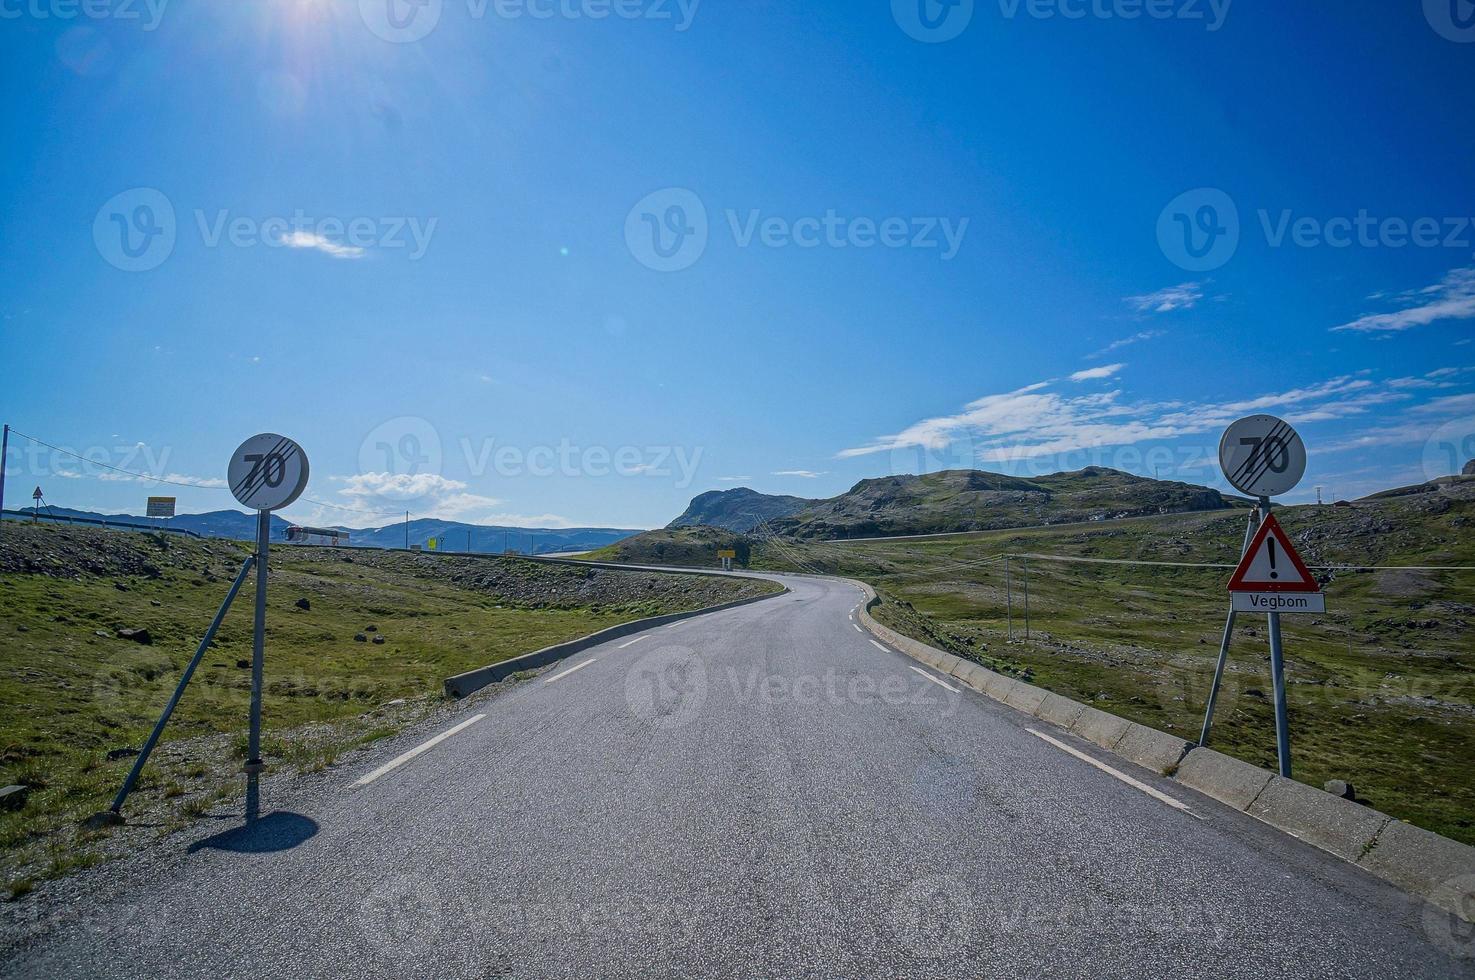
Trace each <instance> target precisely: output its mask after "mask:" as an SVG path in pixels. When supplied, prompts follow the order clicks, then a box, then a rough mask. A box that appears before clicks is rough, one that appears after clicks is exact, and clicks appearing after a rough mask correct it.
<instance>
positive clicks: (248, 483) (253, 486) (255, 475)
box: [236, 437, 292, 503]
mask: <svg viewBox="0 0 1475 980" xmlns="http://www.w3.org/2000/svg"><path fill="white" fill-rule="evenodd" d="M291 443H292V440H291V439H288V438H286V437H283V438H282V441H281V442H279V443H277V444H276V445H275V446H273V447H272V449H271V451H270V452H268V453H266V454H265V455H263V456H262V457H261V463H260V465H259V466H258V467H257V468H256V470H254V471H248V472H247V473H246V477H245V479H243V480H242V481H241V483H240V486H239V490H238V492H237V493H236V499H237V500H242V502H243V503H244V502H246V501H249V500H250V499H251V498H252V497H254V496H256V494H257V492H258V491H260V489H261V484H262V483H264V482H265V481H266V473H267V460H269V459H271V458H272V457H273V456H277V455H282V453H283V450H285V449H286V448H287V446H289V445H291ZM287 458H288V457H287V456H285V455H283V456H282V459H283V462H284V463H285V461H286V459H287ZM243 498H244V499H243Z"/></svg>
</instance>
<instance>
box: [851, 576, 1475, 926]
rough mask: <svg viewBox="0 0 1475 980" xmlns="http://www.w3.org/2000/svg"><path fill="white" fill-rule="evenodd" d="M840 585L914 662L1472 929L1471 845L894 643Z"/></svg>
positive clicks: (865, 620) (901, 639)
mask: <svg viewBox="0 0 1475 980" xmlns="http://www.w3.org/2000/svg"><path fill="white" fill-rule="evenodd" d="M844 581H846V582H849V583H851V584H853V585H856V586H859V587H860V588H861V589H862V591H864V592H865V594H866V603H865V605H864V606H863V607H862V608H861V611H860V621H861V625H862V626H864V627H865V628H866V629H868V630H870V631H871V633H873V634H874V635H875V636H877V637H878V638H880V639H881V640H884V641H885V642H887V643H889V644H891V645H892V646H893V647H895V648H897V649H898V650H900V651H901V652H902V653H905V654H907V655H908V656H910V657H912V658H913V659H915V660H919V661H921V662H922V663H924V664H929V665H931V666H933V667H937V668H938V669H941V670H944V671H945V672H946V673H949V674H951V675H952V676H953V677H955V678H957V679H958V680H959V681H961V682H962V683H963V684H964V685H966V686H967V687H970V688H972V689H973V690H975V691H977V692H979V693H980V694H984V695H986V696H988V697H990V698H993V699H994V700H995V701H1000V702H1003V703H1004V704H1006V705H1008V706H1009V707H1011V708H1014V709H1015V710H1016V711H1020V712H1022V713H1024V714H1027V715H1031V716H1033V717H1035V718H1038V719H1040V720H1041V721H1045V722H1049V723H1051V724H1053V725H1057V726H1059V727H1060V728H1062V729H1064V730H1065V731H1067V732H1069V733H1070V734H1072V735H1075V736H1076V737H1078V738H1081V739H1084V740H1086V741H1088V742H1091V743H1093V744H1095V745H1098V746H1100V747H1101V748H1103V749H1105V750H1106V751H1108V752H1110V753H1112V754H1113V755H1118V756H1121V757H1122V758H1124V759H1127V760H1129V761H1131V762H1134V763H1136V764H1137V765H1140V766H1142V767H1143V768H1145V769H1150V770H1152V771H1153V772H1156V773H1159V774H1160V775H1164V776H1168V777H1170V778H1172V779H1173V780H1174V781H1175V782H1178V783H1182V784H1183V785H1184V786H1186V787H1188V788H1189V789H1192V790H1195V791H1197V792H1199V793H1202V794H1204V795H1205V796H1209V797H1212V798H1213V799H1216V800H1218V801H1219V802H1220V803H1223V804H1225V805H1226V806H1229V807H1232V808H1233V809H1236V810H1239V811H1241V812H1242V813H1246V814H1248V815H1249V816H1252V817H1254V818H1255V819H1256V820H1259V821H1261V822H1262V823H1266V824H1269V825H1270V826H1272V827H1274V828H1276V829H1277V830H1280V831H1283V832H1284V833H1287V834H1290V835H1291V836H1293V837H1297V838H1299V839H1300V840H1303V841H1305V842H1306V843H1308V844H1311V845H1313V846H1315V847H1318V848H1320V849H1321V850H1323V851H1326V852H1328V853H1329V854H1334V855H1336V856H1337V857H1340V858H1342V859H1343V860H1344V861H1347V862H1348V863H1351V864H1355V865H1357V866H1358V867H1359V868H1362V869H1363V870H1365V871H1367V872H1369V873H1371V874H1373V875H1376V876H1377V877H1379V878H1382V879H1383V880H1384V881H1386V882H1389V883H1390V884H1393V885H1396V886H1397V887H1399V888H1401V889H1403V890H1404V891H1407V892H1409V893H1411V894H1413V895H1417V896H1419V897H1420V898H1422V899H1424V900H1425V901H1427V902H1429V903H1430V904H1431V905H1433V906H1435V907H1437V908H1439V909H1442V910H1443V911H1445V912H1448V913H1450V914H1452V915H1455V916H1458V917H1459V918H1461V919H1464V920H1465V921H1466V922H1475V847H1470V846H1469V845H1467V844H1461V843H1460V842H1458V841H1453V840H1450V839H1449V838H1447V837H1440V836H1439V835H1438V834H1434V833H1430V832H1429V831H1427V830H1422V829H1420V828H1418V827H1415V826H1413V825H1412V824H1408V823H1404V822H1403V821H1401V820H1395V819H1393V818H1392V817H1389V816H1388V815H1387V814H1384V813H1380V812H1378V811H1377V810H1374V809H1372V808H1371V807H1366V806H1362V805H1361V804H1359V803H1354V802H1352V801H1351V800H1344V799H1342V798H1340V797H1337V796H1332V795H1331V794H1330V793H1324V792H1322V791H1321V790H1319V789H1317V788H1315V787H1313V786H1307V785H1306V784H1304V783H1298V782H1295V781H1294V780H1290V779H1285V778H1283V777H1281V776H1279V775H1278V774H1276V773H1273V772H1270V771H1269V770H1267V769H1261V768H1260V767H1259V766H1254V765H1251V764H1250V763H1248V762H1242V761H1240V760H1239V759H1235V758H1231V757H1230V756H1227V755H1224V754H1223V753H1222V752H1215V751H1214V750H1213V749H1207V748H1203V747H1201V746H1198V745H1196V744H1194V743H1192V742H1187V741H1185V740H1183V739H1181V738H1178V737H1177V736H1175V735H1169V734H1168V733H1166V732H1160V731H1158V730H1156V729H1154V728H1148V727H1147V726H1145V725H1139V724H1137V723H1136V722H1130V721H1127V720H1126V719H1125V718H1118V717H1117V716H1116V715H1113V714H1108V713H1107V712H1105V711H1101V710H1099V709H1097V708H1093V707H1091V706H1089V705H1084V704H1080V703H1079V702H1076V701H1072V700H1071V699H1070V698H1067V697H1062V696H1061V695H1059V694H1053V693H1050V692H1048V691H1044V690H1042V689H1040V688H1037V687H1034V686H1033V685H1031V684H1026V683H1024V682H1023V681H1020V680H1017V679H1015V678H1012V677H1006V676H1004V675H1003V674H998V673H995V672H994V671H991V670H989V669H987V668H986V667H983V666H981V665H979V664H975V663H972V662H971V661H966V660H960V659H959V658H957V657H954V656H953V655H952V654H949V653H944V652H943V651H941V650H938V649H936V648H935V647H931V646H928V645H927V644H925V643H919V642H918V641H916V640H913V639H912V638H910V637H905V636H902V635H901V634H899V633H897V632H896V631H895V630H892V629H888V628H887V627H885V626H882V625H881V624H880V623H878V622H876V620H875V619H873V618H872V617H871V609H872V608H873V607H874V606H875V605H876V603H877V602H879V601H880V600H879V599H878V598H877V596H876V591H875V590H874V589H872V588H871V587H870V586H869V585H866V584H865V583H864V582H858V581H855V580H854V579H845V580H844ZM943 664H946V665H947V666H945V667H944V666H941V665H943Z"/></svg>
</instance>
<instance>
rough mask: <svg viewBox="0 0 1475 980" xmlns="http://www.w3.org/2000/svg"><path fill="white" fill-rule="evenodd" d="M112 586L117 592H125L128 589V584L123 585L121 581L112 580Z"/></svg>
mask: <svg viewBox="0 0 1475 980" xmlns="http://www.w3.org/2000/svg"><path fill="white" fill-rule="evenodd" d="M113 588H115V589H117V590H118V591H119V592H127V591H128V586H126V585H124V584H123V583H122V582H114V583H113Z"/></svg>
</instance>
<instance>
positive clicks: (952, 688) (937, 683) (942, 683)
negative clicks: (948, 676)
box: [907, 664, 960, 694]
mask: <svg viewBox="0 0 1475 980" xmlns="http://www.w3.org/2000/svg"><path fill="white" fill-rule="evenodd" d="M907 666H908V667H911V669H912V670H915V671H916V672H917V673H919V674H921V675H922V676H923V677H925V678H927V679H928V680H929V681H931V682H932V683H934V684H936V685H937V686H938V687H945V688H947V689H948V690H949V691H952V692H953V693H954V694H958V693H960V692H959V691H958V689H957V688H956V687H953V686H952V685H951V684H948V683H946V682H945V681H940V680H938V679H937V678H936V677H933V676H932V675H931V674H929V673H927V671H925V670H923V669H922V668H921V667H912V665H911V664H907Z"/></svg>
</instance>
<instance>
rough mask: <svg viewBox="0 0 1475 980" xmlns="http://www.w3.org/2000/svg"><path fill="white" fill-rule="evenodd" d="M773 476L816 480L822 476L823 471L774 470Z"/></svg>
mask: <svg viewBox="0 0 1475 980" xmlns="http://www.w3.org/2000/svg"><path fill="white" fill-rule="evenodd" d="M773 475H774V476H797V477H799V478H800V479H802V480H818V479H819V478H820V477H822V476H824V475H825V473H824V472H820V473H816V472H815V471H814V470H774V471H773Z"/></svg>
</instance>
